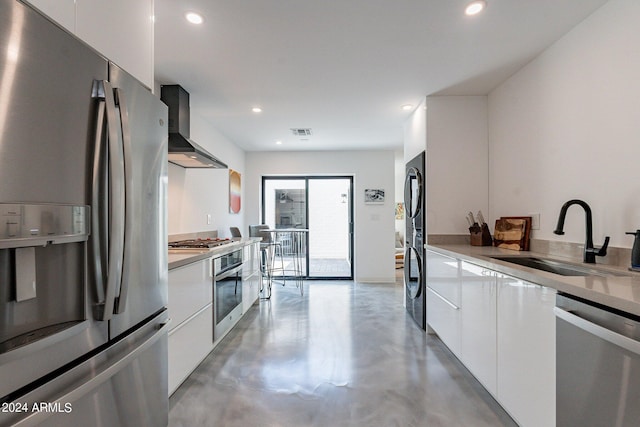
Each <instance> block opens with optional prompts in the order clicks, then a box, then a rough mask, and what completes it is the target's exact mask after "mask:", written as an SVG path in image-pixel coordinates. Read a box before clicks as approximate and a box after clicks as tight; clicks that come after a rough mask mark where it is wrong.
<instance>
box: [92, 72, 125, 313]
mask: <svg viewBox="0 0 640 427" xmlns="http://www.w3.org/2000/svg"><path fill="white" fill-rule="evenodd" d="M98 84H99V86H100V89H99V94H98V97H99V98H102V100H103V101H104V112H105V113H106V114H105V115H106V124H107V137H108V147H107V152H108V162H106V163H108V169H109V171H108V181H109V182H108V196H107V194H106V193H105V196H106V197H105V198H107V199H108V206H106V205H105V206H103V205H102V203H103V201H102V200H100V195H101V194H100V183H101V177H102V173H103V171H102V167H100V165H103V164H105V163H104V162H102V161H101V159H94V171H93V174H94V176H93V185H94V188H93V197H92V198H93V202H94V203H97V205H94V207H93V209H92V215H93V217H92V222H93V223H94V224H99V225H98V227H97V228H94V230H108V231H106V233H107V234H108V237H107V239H105V240H103V237H104V236H102V235H101V236H100V237H99V238H97V239H96V238H94V239H93V242H94V249H98V251H97V252H96V257H98V258H101V260H100V261H96V265H97V266H98V265H99V266H100V268H99V269H96V279H97V282H98V284H99V285H100V284H102V283H103V277H104V275H103V272H104V267H103V266H102V263H103V262H105V263H106V264H107V267H106V269H107V271H106V273H107V276H106V282H107V284H106V291H105V295H104V302H101V304H100V305H101V306H102V311H101V313H99V315H98V320H103V321H104V320H109V319H111V316H112V315H113V311H114V304H115V298H116V292H117V290H118V289H119V287H120V283H121V281H122V264H123V252H124V236H125V220H124V217H125V202H124V192H125V189H124V185H125V178H124V153H123V149H122V144H121V143H120V132H119V129H118V116H117V113H116V104H115V99H114V91H113V88H112V87H111V84H110V83H109V82H108V81H106V80H102V81H100V82H98ZM99 111H100V108H99ZM100 128H101V126H100ZM97 132H101V130H98V131H97ZM97 132H96V133H97ZM101 140H102V138H100V139H99V141H101ZM98 148H99V147H96V152H97V154H96V156H100V154H101V151H102V150H98ZM96 163H97V166H98V167H97V168H96V167H95V166H96ZM102 209H105V210H106V209H108V212H109V215H108V219H107V218H106V216H105V215H101V211H102ZM94 227H95V225H94ZM107 242H108V246H107ZM105 257H106V259H105ZM98 276H101V277H99V278H98ZM100 287H101V288H102V286H100Z"/></svg>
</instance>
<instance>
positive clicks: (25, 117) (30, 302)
mask: <svg viewBox="0 0 640 427" xmlns="http://www.w3.org/2000/svg"><path fill="white" fill-rule="evenodd" d="M0 51H1V52H2V54H0V221H1V222H2V223H1V224H0V379H1V381H0V403H1V404H2V408H6V410H2V411H0V425H2V426H4V425H14V424H18V425H43V426H58V425H60V426H89V425H105V426H107V425H108V426H142V425H144V426H166V425H167V422H168V421H167V419H168V400H167V395H168V394H167V322H168V318H167V310H166V306H167V295H168V290H167V276H168V274H167V251H166V248H167V229H166V217H167V215H166V195H167V188H166V187H167V139H168V135H167V108H166V106H165V105H164V104H163V103H162V102H161V101H160V100H159V99H158V98H157V97H156V96H154V95H153V94H152V93H151V92H150V91H149V90H148V89H147V88H146V87H144V86H143V85H142V84H141V83H139V82H138V81H137V80H135V79H134V78H133V77H132V76H130V75H129V74H127V73H126V72H125V71H124V70H122V69H121V68H119V67H118V66H117V65H116V64H113V63H112V62H110V61H109V60H108V59H106V58H104V57H102V56H101V55H99V54H98V53H96V52H95V51H94V50H93V49H91V48H90V47H89V46H87V45H86V44H84V43H83V42H82V41H80V40H78V39H76V38H75V37H74V36H73V35H71V34H69V33H68V32H66V31H65V30H63V29H61V28H60V27H58V26H57V25H56V24H54V23H52V22H51V21H49V20H48V19H47V18H46V17H44V16H42V15H40V14H39V13H38V12H36V11H34V10H33V9H31V8H30V7H28V6H26V5H25V4H23V3H22V2H19V1H16V0H0Z"/></svg>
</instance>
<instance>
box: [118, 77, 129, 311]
mask: <svg viewBox="0 0 640 427" xmlns="http://www.w3.org/2000/svg"><path fill="white" fill-rule="evenodd" d="M115 95H116V97H115V100H116V103H117V104H118V105H119V107H120V124H121V127H122V151H123V155H124V215H125V217H124V247H123V265H122V278H121V280H120V292H119V293H118V295H119V296H118V297H117V299H116V302H115V309H114V313H116V314H119V313H123V312H124V311H125V309H126V304H127V294H128V292H129V272H130V270H131V260H132V257H133V254H132V253H131V236H132V235H133V232H132V231H133V230H132V229H133V211H132V209H133V169H132V165H133V160H132V159H131V151H132V148H131V127H130V126H129V111H128V109H127V102H126V97H125V94H124V91H123V90H122V89H119V88H116V89H115Z"/></svg>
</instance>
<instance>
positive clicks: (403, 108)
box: [400, 104, 413, 111]
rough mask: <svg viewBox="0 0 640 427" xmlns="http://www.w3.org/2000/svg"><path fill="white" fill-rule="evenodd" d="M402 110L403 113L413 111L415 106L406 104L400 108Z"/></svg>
mask: <svg viewBox="0 0 640 427" xmlns="http://www.w3.org/2000/svg"><path fill="white" fill-rule="evenodd" d="M400 108H402V110H403V111H411V110H413V105H411V104H404V105H403V106H402V107H400Z"/></svg>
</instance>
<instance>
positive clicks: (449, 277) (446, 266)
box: [426, 251, 461, 306]
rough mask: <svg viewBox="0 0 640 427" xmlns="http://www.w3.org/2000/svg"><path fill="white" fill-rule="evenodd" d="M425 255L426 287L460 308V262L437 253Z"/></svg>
mask: <svg viewBox="0 0 640 427" xmlns="http://www.w3.org/2000/svg"><path fill="white" fill-rule="evenodd" d="M426 253H427V262H426V264H427V279H426V281H427V286H429V287H430V288H431V289H433V290H434V291H436V292H437V293H439V294H440V295H442V296H443V297H445V298H446V299H447V300H448V301H450V302H451V303H453V304H455V305H457V306H460V279H461V270H460V261H459V260H457V259H455V258H451V257H448V256H445V255H442V254H439V253H437V252H433V251H426Z"/></svg>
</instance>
